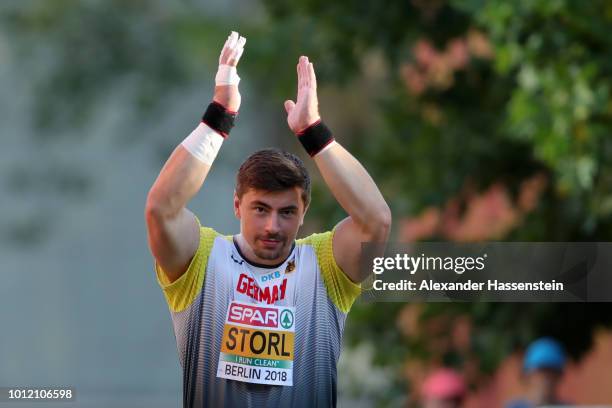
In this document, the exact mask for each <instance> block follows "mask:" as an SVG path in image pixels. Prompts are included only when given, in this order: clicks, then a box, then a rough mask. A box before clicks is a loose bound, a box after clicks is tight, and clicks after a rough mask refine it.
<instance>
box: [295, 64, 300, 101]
mask: <svg viewBox="0 0 612 408" xmlns="http://www.w3.org/2000/svg"><path fill="white" fill-rule="evenodd" d="M295 70H296V72H297V95H298V96H299V95H300V62H299V60H298V63H297V65H296V66H295Z"/></svg>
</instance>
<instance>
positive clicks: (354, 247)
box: [333, 217, 368, 283]
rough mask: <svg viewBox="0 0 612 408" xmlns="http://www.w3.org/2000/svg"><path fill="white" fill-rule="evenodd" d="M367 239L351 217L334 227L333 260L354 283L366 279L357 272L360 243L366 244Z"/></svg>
mask: <svg viewBox="0 0 612 408" xmlns="http://www.w3.org/2000/svg"><path fill="white" fill-rule="evenodd" d="M367 238H368V237H367V236H366V234H364V233H363V231H362V230H361V229H360V228H359V226H358V225H357V224H356V223H355V221H353V219H352V218H351V217H347V218H345V219H343V220H342V221H340V222H339V223H338V225H336V228H335V232H334V240H333V251H334V259H335V260H336V263H337V264H338V266H339V267H340V269H342V271H343V272H344V273H345V275H346V276H348V278H349V279H350V280H351V281H353V282H355V283H360V282H362V281H363V280H364V279H365V278H367V275H366V276H361V275H362V274H361V273H360V271H359V269H360V268H359V260H360V257H361V243H362V242H366V241H367Z"/></svg>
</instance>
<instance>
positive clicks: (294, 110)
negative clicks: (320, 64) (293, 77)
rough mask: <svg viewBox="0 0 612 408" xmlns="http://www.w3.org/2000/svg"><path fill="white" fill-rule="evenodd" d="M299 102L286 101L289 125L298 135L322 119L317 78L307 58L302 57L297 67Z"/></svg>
mask: <svg viewBox="0 0 612 408" xmlns="http://www.w3.org/2000/svg"><path fill="white" fill-rule="evenodd" d="M297 74H298V92H297V98H296V99H297V102H295V103H294V102H293V101H285V109H286V110H287V124H288V125H289V128H290V129H291V130H292V131H293V132H294V133H298V132H300V131H302V130H304V129H305V128H307V127H308V126H310V125H312V124H313V123H315V122H316V121H318V120H319V119H320V117H319V102H318V99H317V78H316V76H315V73H314V68H313V65H312V64H311V63H310V62H309V61H308V58H307V57H300V59H299V62H298V65H297Z"/></svg>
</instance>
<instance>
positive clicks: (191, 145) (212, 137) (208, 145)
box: [181, 123, 223, 166]
mask: <svg viewBox="0 0 612 408" xmlns="http://www.w3.org/2000/svg"><path fill="white" fill-rule="evenodd" d="M222 144H223V136H221V135H220V134H218V133H217V132H215V131H214V130H212V129H211V128H210V127H208V126H207V125H206V124H205V123H200V124H199V125H198V127H196V128H195V129H194V130H193V132H191V134H189V136H187V137H186V138H185V140H183V141H182V142H181V145H182V146H183V147H184V148H185V149H186V150H187V151H188V152H189V153H191V154H192V155H193V156H194V157H195V158H196V159H198V160H199V161H201V162H202V163H204V164H208V165H209V166H211V165H212V163H213V161H215V157H217V153H219V149H221V145H222Z"/></svg>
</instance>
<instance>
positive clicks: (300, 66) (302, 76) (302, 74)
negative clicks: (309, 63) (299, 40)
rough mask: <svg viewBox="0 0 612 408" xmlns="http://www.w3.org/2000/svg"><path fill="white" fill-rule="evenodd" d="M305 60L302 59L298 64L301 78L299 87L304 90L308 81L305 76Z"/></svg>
mask: <svg viewBox="0 0 612 408" xmlns="http://www.w3.org/2000/svg"><path fill="white" fill-rule="evenodd" d="M304 58H305V57H303V56H302V57H300V61H299V63H298V77H299V82H300V83H299V87H300V88H303V87H304V82H305V81H306V76H305V75H304Z"/></svg>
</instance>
